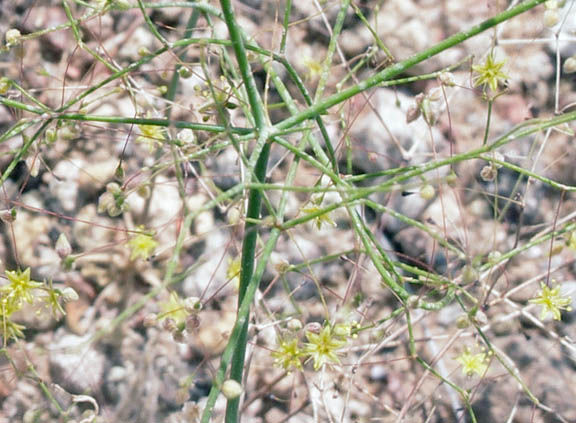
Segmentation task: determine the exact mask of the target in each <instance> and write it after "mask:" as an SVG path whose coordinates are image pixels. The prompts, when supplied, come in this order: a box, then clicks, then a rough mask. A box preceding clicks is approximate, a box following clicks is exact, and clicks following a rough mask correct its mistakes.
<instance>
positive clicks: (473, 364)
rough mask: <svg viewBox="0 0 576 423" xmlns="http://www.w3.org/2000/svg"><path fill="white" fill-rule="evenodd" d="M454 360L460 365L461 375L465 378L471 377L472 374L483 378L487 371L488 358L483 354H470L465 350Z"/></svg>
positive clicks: (468, 350)
mask: <svg viewBox="0 0 576 423" xmlns="http://www.w3.org/2000/svg"><path fill="white" fill-rule="evenodd" d="M455 360H456V361H458V362H459V363H460V364H461V365H462V373H463V374H464V375H465V376H472V375H473V374H474V373H476V374H478V375H479V376H483V375H484V374H485V373H486V370H488V361H489V358H488V354H486V353H485V352H479V353H476V354H472V352H471V351H470V349H469V348H466V349H465V350H464V352H462V354H460V355H459V356H458V357H456V358H455Z"/></svg>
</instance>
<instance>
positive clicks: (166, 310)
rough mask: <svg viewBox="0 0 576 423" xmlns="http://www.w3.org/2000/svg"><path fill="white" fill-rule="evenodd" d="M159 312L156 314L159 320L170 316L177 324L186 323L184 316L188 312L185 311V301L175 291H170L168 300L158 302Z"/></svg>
mask: <svg viewBox="0 0 576 423" xmlns="http://www.w3.org/2000/svg"><path fill="white" fill-rule="evenodd" d="M160 310H161V311H160V313H159V314H158V319H159V320H164V319H167V318H170V319H172V320H174V322H175V323H176V325H177V326H183V325H184V324H185V323H186V318H187V317H188V315H189V313H188V312H187V311H186V302H185V300H183V299H182V298H180V296H179V295H178V293H177V292H175V291H172V292H170V297H168V301H166V302H163V303H160Z"/></svg>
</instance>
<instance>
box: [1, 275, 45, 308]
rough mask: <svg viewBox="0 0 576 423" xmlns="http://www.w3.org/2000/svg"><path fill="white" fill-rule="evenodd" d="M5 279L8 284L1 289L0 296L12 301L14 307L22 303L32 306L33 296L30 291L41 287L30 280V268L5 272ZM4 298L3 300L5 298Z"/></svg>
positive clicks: (38, 283) (40, 284)
mask: <svg viewBox="0 0 576 423" xmlns="http://www.w3.org/2000/svg"><path fill="white" fill-rule="evenodd" d="M5 273H6V277H7V278H8V280H9V281H10V284H8V285H6V286H3V287H2V294H4V293H5V294H6V297H8V298H11V299H13V304H14V306H18V307H19V306H20V305H21V303H22V301H26V302H27V303H30V304H32V303H33V302H34V296H33V295H32V290H33V289H37V288H40V287H42V286H43V284H42V283H40V282H36V281H31V280H30V268H29V267H28V268H27V269H26V270H24V271H21V270H16V271H15V270H6V271H5ZM6 297H5V298H6Z"/></svg>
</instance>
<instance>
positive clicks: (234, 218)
mask: <svg viewBox="0 0 576 423" xmlns="http://www.w3.org/2000/svg"><path fill="white" fill-rule="evenodd" d="M226 219H227V220H228V223H229V224H230V225H237V224H238V222H240V210H238V207H231V208H230V209H229V210H228V213H227V214H226Z"/></svg>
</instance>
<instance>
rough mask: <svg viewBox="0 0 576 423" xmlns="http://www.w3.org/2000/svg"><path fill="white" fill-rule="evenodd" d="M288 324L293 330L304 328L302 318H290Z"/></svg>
mask: <svg viewBox="0 0 576 423" xmlns="http://www.w3.org/2000/svg"><path fill="white" fill-rule="evenodd" d="M286 326H287V327H288V329H289V330H291V331H292V332H298V331H299V330H300V329H302V322H301V321H300V319H290V320H288V324H287V325H286Z"/></svg>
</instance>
